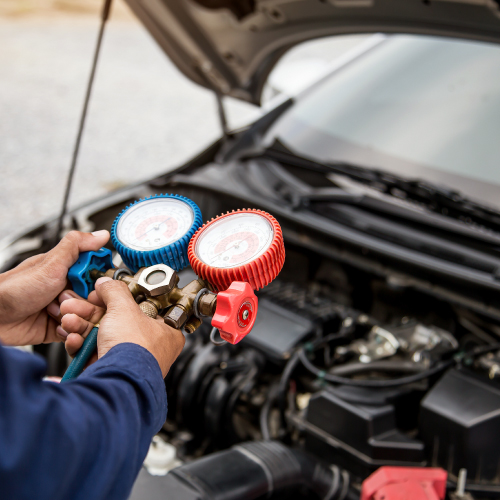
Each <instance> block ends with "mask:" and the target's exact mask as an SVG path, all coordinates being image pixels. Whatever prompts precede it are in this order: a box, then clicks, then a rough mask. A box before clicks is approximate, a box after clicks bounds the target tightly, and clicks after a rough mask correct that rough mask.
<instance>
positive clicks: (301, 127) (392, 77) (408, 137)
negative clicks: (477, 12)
mask: <svg viewBox="0 0 500 500" xmlns="http://www.w3.org/2000/svg"><path fill="white" fill-rule="evenodd" d="M499 82H500V47H498V46H496V45H491V44H485V43H476V42H468V41H458V40H447V39H440V38H433V37H417V36H405V35H397V36H391V37H389V38H388V39H387V41H385V42H383V43H382V44H381V45H379V46H378V47H376V48H375V49H373V50H372V51H370V52H368V53H367V54H365V55H363V56H362V57H360V58H359V59H357V60H355V61H354V62H353V63H351V64H349V65H347V66H345V67H344V68H343V69H342V70H341V71H338V72H336V73H334V74H332V75H331V76H330V77H328V78H326V79H325V80H324V81H322V82H321V83H319V84H318V85H316V86H314V87H313V88H311V89H310V90H308V91H307V92H306V93H305V94H303V95H302V96H300V97H299V98H298V101H297V102H296V104H295V105H294V106H293V107H292V108H290V110H289V111H287V112H286V113H285V114H283V116H282V117H280V119H279V120H278V121H277V122H276V123H275V124H274V126H273V127H272V128H271V129H270V131H269V133H268V135H267V137H266V142H268V143H269V144H270V143H271V142H272V141H274V140H275V139H279V140H280V141H281V142H282V143H283V144H284V145H286V146H287V147H288V148H289V149H291V150H292V151H294V152H295V153H297V154H300V155H302V156H308V157H311V158H313V159H316V160H320V161H327V162H328V161H345V162H350V163H356V164H361V165H363V166H369V167H376V168H380V169H385V170H388V171H392V172H395V173H398V174H399V175H402V176H406V177H412V178H420V179H426V180H428V181H432V182H434V183H436V182H437V183H440V184H444V185H447V186H448V187H452V188H454V189H458V190H459V191H461V192H462V193H464V194H466V195H468V196H471V197H474V198H476V199H479V200H481V201H482V202H486V203H489V204H490V205H496V206H497V207H498V206H500V196H499V195H500V168H499V165H498V162H499V158H500V139H499V131H500V85H499Z"/></svg>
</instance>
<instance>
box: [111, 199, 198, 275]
mask: <svg viewBox="0 0 500 500" xmlns="http://www.w3.org/2000/svg"><path fill="white" fill-rule="evenodd" d="M202 224H203V220H202V218H201V211H200V209H199V208H198V206H197V205H196V203H194V202H193V201H191V200H190V199H188V198H185V197H184V196H180V195H176V194H160V195H154V196H151V197H149V198H145V199H143V200H139V201H136V202H135V203H132V205H129V206H128V207H127V208H126V209H125V210H123V212H121V214H120V215H119V216H118V217H117V218H116V219H115V222H114V223H113V226H112V227H111V241H112V243H113V245H114V247H115V248H116V250H117V252H118V253H119V254H120V256H121V258H122V260H123V262H124V264H125V265H126V266H127V267H128V268H129V269H131V270H132V271H133V272H134V273H135V272H137V271H138V270H139V268H141V267H147V266H153V265H155V264H167V265H168V266H170V267H171V268H172V269H174V270H175V271H180V270H181V269H183V268H184V267H186V266H187V265H188V264H189V261H188V258H187V248H188V245H189V240H190V239H191V237H192V236H193V234H194V233H195V232H196V230H197V229H198V228H199V227H200V226H201V225H202Z"/></svg>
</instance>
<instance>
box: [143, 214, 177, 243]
mask: <svg viewBox="0 0 500 500" xmlns="http://www.w3.org/2000/svg"><path fill="white" fill-rule="evenodd" d="M171 218H172V217H167V218H166V219H165V220H164V221H161V222H160V223H159V224H158V226H157V227H160V226H161V225H162V224H165V222H167V221H168V220H170V219H171ZM153 229H156V227H152V228H151V229H148V230H147V231H146V232H145V233H144V234H141V235H140V236H138V237H137V239H138V240H140V239H142V238H143V237H144V236H146V235H147V234H148V233H149V231H152V230H153Z"/></svg>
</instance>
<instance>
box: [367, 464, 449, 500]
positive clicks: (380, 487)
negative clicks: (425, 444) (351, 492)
mask: <svg viewBox="0 0 500 500" xmlns="http://www.w3.org/2000/svg"><path fill="white" fill-rule="evenodd" d="M447 477H448V474H447V473H446V471H444V470H443V469H438V468H426V467H380V469H378V470H377V471H375V472H374V473H373V474H372V475H371V476H370V477H368V478H367V479H365V481H363V487H362V489H361V500H443V499H444V497H445V495H446V479H447Z"/></svg>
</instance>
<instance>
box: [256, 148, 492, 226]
mask: <svg viewBox="0 0 500 500" xmlns="http://www.w3.org/2000/svg"><path fill="white" fill-rule="evenodd" d="M257 156H259V157H261V158H267V159H270V160H274V161H276V162H278V163H281V164H283V165H289V166H292V167H297V168H303V169H307V170H314V171H316V172H322V173H325V174H337V175H341V176H345V177H348V178H350V179H353V180H355V181H356V182H358V183H360V184H364V185H366V186H369V187H371V188H373V189H376V190H377V191H379V192H381V193H383V194H385V195H390V196H393V197H396V198H399V199H400V200H407V201H413V202H416V203H418V204H419V205H421V206H424V207H425V208H426V209H427V210H430V211H432V212H435V213H437V214H440V215H444V216H446V217H449V218H452V219H457V220H459V221H461V222H463V223H465V224H469V225H474V224H475V225H478V226H482V227H485V228H487V229H490V230H492V231H495V232H497V233H500V211H496V210H494V209H492V208H489V207H487V206H484V205H481V204H480V203H477V202H475V201H472V200H470V199H468V198H466V197H465V196H463V195H462V194H461V193H459V192H458V191H455V190H453V189H448V188H446V187H443V186H438V185H434V184H432V183H430V182H427V181H425V180H421V179H406V178H404V177H400V176H397V175H394V174H392V173H388V172H384V171H382V170H378V169H373V168H368V167H362V166H359V165H352V164H349V163H343V162H337V163H332V162H329V163H321V162H317V161H315V160H311V159H309V158H304V157H301V156H298V155H296V154H294V153H292V152H291V151H289V150H287V149H286V148H285V147H284V146H283V145H282V144H281V143H277V144H276V143H275V145H274V146H271V147H270V148H268V149H266V150H264V151H262V152H261V153H260V154H259V155H257ZM252 157H253V158H255V157H256V156H255V155H254V156H252ZM330 194H331V196H332V198H331V199H330V200H328V193H326V192H325V193H323V194H322V195H321V196H319V199H318V200H317V201H334V198H335V197H337V196H339V197H340V196H343V195H341V194H340V190H339V192H337V193H332V192H331V193H330ZM304 196H306V198H307V195H304ZM350 196H351V197H355V196H356V195H350ZM344 200H345V202H346V203H349V201H350V198H349V196H345V197H344ZM304 201H306V200H305V198H304V197H303V199H302V200H301V202H302V203H303V202H304ZM309 201H312V202H315V201H316V200H315V199H314V196H313V197H312V198H311V199H310V200H309ZM339 201H340V200H339ZM351 202H352V203H356V201H355V198H352V201H351Z"/></svg>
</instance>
